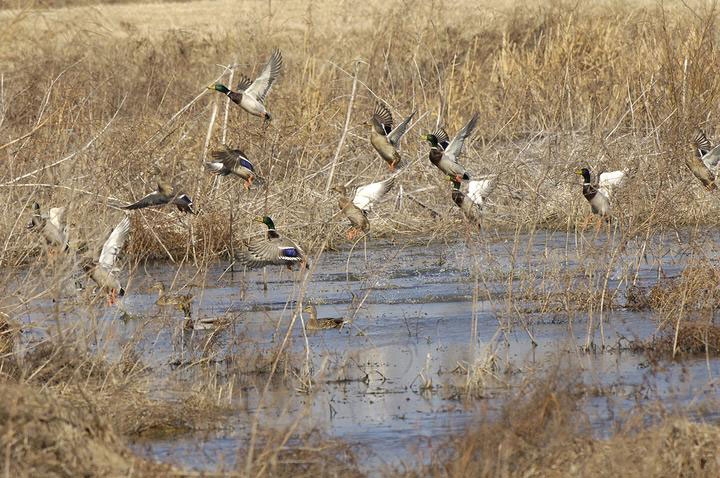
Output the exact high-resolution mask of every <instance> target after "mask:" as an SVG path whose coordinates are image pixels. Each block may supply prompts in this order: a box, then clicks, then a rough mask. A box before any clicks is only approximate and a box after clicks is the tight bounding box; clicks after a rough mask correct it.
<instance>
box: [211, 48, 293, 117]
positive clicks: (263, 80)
mask: <svg viewBox="0 0 720 478" xmlns="http://www.w3.org/2000/svg"><path fill="white" fill-rule="evenodd" d="M282 67H283V57H282V54H281V53H280V50H278V49H277V48H276V49H274V50H273V52H272V55H270V59H269V60H268V62H267V63H266V64H265V68H263V71H262V73H260V76H258V77H257V78H256V79H255V81H253V82H251V81H250V78H248V77H247V76H245V75H240V81H239V82H238V91H231V90H230V89H228V87H227V86H225V85H223V84H221V83H215V84H212V85H210V86H208V89H209V90H215V91H219V92H220V93H222V94H224V95H227V97H228V98H230V99H231V100H232V101H233V103H235V104H236V105H239V106H240V107H241V108H242V109H244V110H245V111H247V112H248V113H250V114H251V115H254V116H259V117H260V118H265V121H270V120H271V119H272V116H271V115H270V113H269V112H268V111H267V110H266V109H265V97H266V96H267V95H268V93H270V89H271V88H272V86H273V83H275V80H276V79H277V77H278V76H279V75H280V72H281V71H282Z"/></svg>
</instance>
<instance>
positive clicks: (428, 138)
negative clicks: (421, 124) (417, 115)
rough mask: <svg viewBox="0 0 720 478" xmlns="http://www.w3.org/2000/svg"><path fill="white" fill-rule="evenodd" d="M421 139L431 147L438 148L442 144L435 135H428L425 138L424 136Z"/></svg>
mask: <svg viewBox="0 0 720 478" xmlns="http://www.w3.org/2000/svg"><path fill="white" fill-rule="evenodd" d="M421 139H424V140H425V141H427V142H428V143H430V146H433V147H435V148H437V147H438V145H439V144H440V143H439V142H438V139H437V136H435V135H434V134H426V135H425V136H422V137H421Z"/></svg>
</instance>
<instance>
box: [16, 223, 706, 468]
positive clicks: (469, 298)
mask: <svg viewBox="0 0 720 478" xmlns="http://www.w3.org/2000/svg"><path fill="white" fill-rule="evenodd" d="M604 243H605V241H604V240H603V239H597V238H595V240H585V239H583V238H578V237H576V236H569V235H566V234H564V233H554V234H550V233H547V234H538V235H536V236H533V237H520V238H517V240H515V238H513V237H507V238H503V237H498V238H496V239H495V240H493V241H491V242H489V245H486V246H483V247H482V248H473V250H469V249H468V248H467V247H466V245H465V244H463V243H454V244H450V245H447V244H437V243H433V244H430V245H427V246H413V247H400V246H395V245H392V244H387V243H385V244H380V245H373V247H368V248H367V249H364V248H362V247H361V248H359V249H357V248H356V249H355V250H353V251H352V253H350V252H349V251H347V250H344V251H339V252H326V253H325V254H323V256H322V257H321V258H320V259H319V261H317V270H316V273H315V274H314V275H313V276H312V279H311V280H310V281H309V283H308V285H307V290H306V291H305V292H306V293H305V301H308V300H309V301H312V302H315V303H317V304H318V306H317V307H318V312H319V314H318V315H319V316H320V317H339V316H345V317H347V316H348V314H352V313H353V312H354V310H355V308H353V307H351V303H352V302H353V300H355V301H356V302H355V303H356V304H357V302H359V301H361V300H364V302H363V304H362V306H361V307H360V308H359V309H358V312H357V315H356V316H355V318H354V320H353V322H352V324H350V325H348V326H346V327H344V328H343V329H342V330H325V331H318V332H314V333H311V334H308V336H307V340H308V343H309V346H310V350H311V351H312V352H311V358H312V360H311V362H312V366H313V373H314V374H315V385H314V388H315V392H314V393H311V394H306V393H302V392H300V391H297V390H292V389H291V390H288V389H287V388H285V385H283V384H282V382H281V381H279V382H278V384H277V385H273V386H271V387H270V391H269V396H268V397H267V398H266V400H265V401H264V404H262V405H259V397H260V389H261V388H262V387H263V386H264V379H263V378H262V377H260V378H256V379H254V380H255V382H253V380H248V381H246V382H244V383H243V384H239V385H238V387H237V389H236V390H235V397H236V398H235V399H236V400H237V401H241V402H242V403H243V405H244V406H245V407H246V408H247V410H248V411H250V412H254V411H257V409H258V407H260V410H259V412H260V413H261V416H262V417H263V423H268V424H272V423H277V422H278V421H280V422H282V421H283V420H285V421H289V420H291V419H292V418H291V417H292V416H293V413H296V412H298V411H300V410H302V409H304V408H305V407H306V406H308V405H309V406H310V410H311V413H310V419H309V420H310V422H311V423H313V424H315V425H318V426H320V427H321V428H322V429H323V430H325V431H326V432H327V433H328V434H330V435H331V436H334V437H337V438H340V439H342V440H344V441H345V442H348V443H351V444H360V445H361V446H362V447H363V449H364V450H367V451H368V455H369V456H370V458H369V459H368V460H367V462H366V466H368V467H369V468H373V469H381V466H382V465H384V464H399V463H402V462H412V461H413V460H416V459H418V450H420V451H421V450H422V449H423V448H426V447H427V446H431V445H433V444H439V443H441V441H442V437H443V436H447V435H448V434H451V433H454V432H456V431H460V430H461V429H462V428H463V426H464V425H466V424H467V423H469V421H471V420H472V418H473V417H474V416H476V414H477V413H478V407H486V408H487V409H489V410H491V411H492V410H497V407H498V406H499V405H500V404H501V402H502V400H503V397H506V396H507V390H506V389H505V387H503V386H502V382H503V381H507V382H512V381H513V379H514V378H517V377H521V376H522V375H523V374H527V373H530V372H532V371H534V370H540V369H548V368H550V367H553V366H557V364H568V363H570V362H572V363H575V364H577V365H578V366H579V368H580V369H581V370H582V371H583V379H584V380H585V381H586V382H587V383H588V384H591V385H593V386H597V387H601V388H603V389H605V390H612V393H611V394H610V395H609V396H605V395H603V394H599V395H598V397H597V398H595V399H591V400H589V401H588V410H587V411H588V414H589V415H590V417H591V419H592V423H593V424H594V426H595V427H596V429H597V431H598V433H599V434H603V433H606V432H607V424H608V416H609V414H610V413H611V412H612V413H617V412H619V411H622V410H624V409H628V408H630V407H632V406H633V405H635V404H637V403H641V402H642V401H644V400H656V399H658V398H662V399H666V400H668V401H671V402H672V403H676V404H679V405H682V404H687V403H690V402H693V401H694V402H697V401H698V400H702V399H703V398H704V397H705V396H707V395H711V396H715V394H716V390H715V389H714V388H713V387H712V385H711V384H712V377H716V376H717V375H718V374H719V373H720V362H718V361H717V360H715V359H713V360H710V361H705V360H685V361H683V362H682V363H677V364H673V363H668V364H667V365H666V366H665V367H664V368H663V369H662V371H660V372H658V371H657V369H656V368H653V367H648V366H647V365H648V364H647V359H646V358H645V357H644V356H641V355H635V354H632V353H630V352H627V351H622V347H617V346H618V344H620V345H621V346H622V345H623V344H625V345H626V344H627V342H626V341H624V340H621V338H622V337H625V338H628V339H634V338H646V337H648V336H650V335H651V334H652V333H653V332H654V331H655V328H656V323H655V322H654V321H653V320H652V319H651V317H650V315H649V313H648V312H631V311H629V310H626V309H624V308H623V307H618V305H620V306H622V304H623V303H624V297H623V292H622V291H623V290H624V288H625V287H626V286H627V280H626V279H627V278H628V277H631V278H632V277H633V276H635V275H637V278H638V281H639V284H641V285H644V286H647V285H652V283H653V282H654V281H655V280H656V278H657V277H658V275H664V276H673V275H677V274H679V272H680V271H682V269H683V268H684V266H685V265H686V262H687V257H688V253H687V250H686V249H687V247H686V245H685V244H684V243H683V240H682V238H681V237H679V236H671V237H668V238H663V239H656V240H654V241H653V240H651V241H650V242H649V243H648V244H647V245H646V247H644V248H642V249H641V246H640V244H635V243H632V242H631V243H629V244H627V246H626V247H625V248H624V249H623V250H622V251H621V253H620V255H619V256H618V257H617V258H616V259H615V263H614V264H613V265H612V266H611V267H610V271H609V274H607V279H608V287H609V290H615V289H618V290H619V291H620V293H619V294H618V296H617V297H616V300H615V302H616V306H615V308H614V309H613V310H611V311H610V312H607V313H606V315H605V321H604V322H603V330H602V333H603V335H604V340H605V344H606V345H607V346H608V347H610V348H611V350H610V351H605V352H598V351H596V352H590V353H586V352H583V351H582V350H581V349H580V347H581V346H582V345H583V344H584V343H585V340H586V334H587V325H588V323H587V319H588V317H587V316H586V315H585V312H584V311H585V310H587V307H585V308H581V309H580V311H578V312H577V313H571V314H569V315H568V313H566V312H564V311H563V312H558V311H549V312H542V311H539V312H538V311H537V310H534V308H533V302H532V301H531V300H527V298H525V297H522V296H520V297H519V298H517V300H515V301H514V302H512V303H511V302H509V301H508V300H507V298H508V297H509V296H510V294H509V291H510V287H511V286H512V287H513V288H515V287H517V288H518V290H517V291H514V292H513V293H514V294H520V293H521V286H522V285H523V284H525V285H527V279H525V282H523V280H524V279H523V277H528V276H532V277H534V278H533V279H531V280H532V281H536V282H537V284H535V285H536V287H537V290H545V289H546V288H547V287H548V283H547V282H548V281H549V280H550V279H548V278H550V277H558V276H557V274H555V275H552V274H551V271H552V270H554V271H555V272H557V271H558V270H559V271H566V272H567V274H566V275H565V277H570V279H569V280H570V281H571V282H570V284H573V283H575V284H576V288H575V289H573V288H572V285H571V290H573V292H574V293H577V294H580V295H582V293H583V287H587V286H586V285H584V286H583V284H586V282H583V279H584V278H585V277H587V274H589V272H588V265H587V263H588V261H589V260H590V259H591V258H594V259H597V257H598V255H600V256H602V254H607V257H608V259H607V260H604V261H603V260H600V261H597V260H596V261H595V263H596V264H597V263H600V264H604V267H606V269H601V270H600V271H599V272H598V273H597V275H598V277H600V279H597V280H603V278H604V276H605V275H606V274H605V273H606V272H607V264H610V259H609V257H610V254H609V253H607V252H602V251H603V249H602V248H603V247H604V246H603V244H604ZM473 263H476V264H478V265H477V266H472V264H473ZM227 266H228V264H227V263H217V264H215V265H214V266H213V267H211V269H210V270H209V271H208V273H207V275H206V276H205V275H204V276H202V277H193V276H191V274H192V273H193V271H190V270H181V271H180V273H179V274H178V275H177V279H178V280H177V283H178V284H184V283H187V282H188V281H191V282H193V283H196V284H204V288H199V287H198V288H195V289H193V293H194V295H195V297H194V304H193V316H194V317H217V316H225V317H229V318H230V319H231V321H232V327H234V334H233V335H234V336H242V337H244V338H245V341H241V342H240V343H238V341H226V342H222V341H221V346H220V347H219V352H218V353H217V354H216V355H214V356H213V357H214V359H213V360H217V361H219V362H218V363H217V364H216V365H214V366H215V367H216V368H217V371H218V372H220V374H221V375H222V373H223V372H226V371H227V370H228V368H229V367H230V366H228V364H227V363H226V362H223V361H222V359H223V357H225V356H226V355H227V354H228V353H230V352H232V351H237V350H238V349H241V348H243V347H247V348H252V349H253V350H255V349H257V350H264V349H269V348H271V347H275V346H276V345H277V343H278V341H281V340H282V339H283V337H284V334H285V331H286V330H287V325H288V323H289V320H290V318H291V317H292V309H293V306H294V303H293V300H294V298H296V297H297V296H298V287H299V283H298V280H297V279H298V278H299V275H298V274H296V273H289V272H288V271H286V270H283V271H280V269H279V268H275V269H272V268H271V269H269V270H268V272H267V290H265V289H264V287H263V275H262V273H261V272H259V271H250V272H247V273H246V274H243V273H238V272H236V273H235V274H234V275H233V276H232V277H231V275H230V273H229V272H226V269H227ZM472 267H480V268H481V269H480V271H481V274H480V277H482V279H480V280H478V281H477V282H476V281H475V279H473V277H474V276H477V274H474V273H473V270H472ZM475 272H477V271H475ZM176 273H177V271H176V269H174V268H170V267H168V266H167V265H158V266H153V267H148V268H147V269H145V270H144V271H135V273H134V274H133V277H132V279H133V280H132V281H131V283H130V285H129V287H128V294H127V296H126V297H125V298H124V299H123V301H122V307H123V308H124V309H125V310H127V311H128V312H129V313H130V314H132V315H136V316H138V317H141V318H140V319H134V320H128V321H122V320H120V319H119V318H118V311H117V309H107V312H106V313H105V314H104V316H103V317H102V319H101V320H100V321H99V322H100V324H99V325H100V327H101V329H102V331H103V333H102V334H101V335H102V336H103V337H106V338H108V339H106V340H105V341H104V342H102V345H98V346H99V347H106V348H107V349H108V350H112V347H113V346H116V345H123V344H124V343H126V342H127V341H128V340H130V339H131V338H133V337H134V339H135V340H136V341H137V344H138V346H137V348H138V350H139V351H140V353H141V354H142V360H143V362H144V363H146V364H148V365H149V366H150V367H151V368H152V370H153V373H158V374H162V373H167V371H169V370H170V369H172V368H173V367H174V366H177V365H178V364H180V365H182V364H184V363H187V362H189V361H190V360H192V359H193V357H194V356H193V353H194V352H193V351H192V350H191V345H190V343H191V341H192V340H188V339H187V337H184V336H183V333H182V332H181V326H180V324H181V322H182V313H181V312H179V311H178V310H176V309H173V308H172V307H166V308H163V309H160V308H159V307H158V306H156V305H155V304H154V301H155V295H154V293H152V292H149V291H148V287H149V286H150V285H151V284H152V283H153V282H154V281H162V282H164V283H165V284H166V285H167V286H169V285H170V284H171V283H172V282H173V279H174V278H175V275H176ZM543 274H545V276H543ZM542 277H546V280H545V281H543V280H542ZM573 281H575V282H573ZM289 301H290V303H288V302H289ZM508 304H514V307H518V306H519V307H520V308H509V306H508ZM45 306H46V307H51V306H52V305H51V304H45ZM535 308H536V307H535ZM519 312H524V313H522V314H521V313H519ZM41 314H42V308H40V309H37V310H36V311H34V312H33V313H32V314H29V316H28V317H27V320H28V321H29V322H32V320H33V319H37V318H38V317H39V316H40V315H41ZM142 317H147V319H142ZM153 317H155V319H153ZM157 317H164V322H162V323H163V326H162V327H157V326H155V327H153V321H154V320H160V319H158V318H157ZM474 317H475V319H476V325H475V328H476V335H473V318H474ZM519 318H522V321H526V322H527V324H528V328H527V331H526V330H525V328H524V327H523V326H522V323H521V322H522V321H520V320H519ZM594 320H595V321H596V323H597V317H595V319H594ZM508 321H510V323H511V327H505V332H500V331H499V327H500V324H507V323H508ZM168 324H169V325H168ZM208 333H209V332H199V331H198V332H195V334H196V335H197V337H201V336H202V335H203V334H208ZM498 334H499V335H498ZM530 334H531V335H532V337H533V338H534V339H535V341H536V342H537V346H533V344H532V343H531V340H530V338H529V337H530ZM197 337H196V338H197ZM291 338H292V341H291V343H292V346H291V347H292V350H293V353H294V354H295V355H297V356H298V357H300V358H302V356H303V354H304V351H305V341H304V339H303V336H302V330H301V327H300V324H299V323H297V324H296V326H295V328H294V329H293V330H292V332H291ZM138 339H139V340H138ZM601 342H602V338H601V336H600V331H599V330H597V331H596V333H595V334H594V343H595V345H596V346H597V345H600V344H601ZM490 343H493V344H495V353H496V354H497V356H498V357H499V358H500V363H502V367H503V368H504V369H506V370H507V369H509V370H511V371H513V372H514V373H513V374H511V375H508V376H507V377H506V379H505V378H503V373H502V371H499V372H498V373H499V375H500V378H501V380H500V383H495V384H494V385H491V386H489V387H488V388H487V389H486V390H484V392H483V394H484V395H485V396H486V398H484V399H482V400H478V401H475V402H473V403H471V404H469V405H467V404H464V403H463V402H462V401H460V400H457V399H456V396H457V390H458V389H457V387H456V386H457V385H459V384H462V383H463V380H464V375H462V374H461V373H458V370H461V369H462V367H464V366H466V365H467V364H468V363H472V362H473V348H474V350H475V353H476V354H477V355H476V356H478V357H483V356H484V354H485V352H486V350H487V346H488V344H490ZM113 344H115V345H113ZM300 363H301V362H299V364H300ZM421 374H422V377H421ZM430 380H431V381H432V389H430V390H424V389H423V388H424V386H423V383H426V384H427V383H428V381H430ZM165 393H172V391H165ZM283 410H285V411H283ZM491 413H492V412H491ZM247 416H248V414H246V413H245V411H243V413H241V414H238V416H233V417H228V419H227V420H226V423H225V426H223V427H222V428H221V429H220V430H212V431H209V432H202V433H200V432H198V433H191V434H187V435H183V436H180V437H178V438H173V439H171V440H147V441H143V442H142V443H137V444H135V445H134V446H135V447H136V449H137V450H139V451H140V452H141V453H144V454H147V455H149V456H152V457H154V458H156V459H159V460H163V461H168V462H172V463H177V464H182V465H184V466H188V467H192V468H199V469H203V468H208V469H217V468H218V467H220V468H223V467H225V468H232V467H233V465H234V463H235V460H236V456H235V455H236V453H237V450H238V448H239V445H240V444H241V443H243V442H244V440H246V438H247V435H248V427H249V421H248V418H247ZM706 418H713V417H706Z"/></svg>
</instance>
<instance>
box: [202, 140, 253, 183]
mask: <svg viewBox="0 0 720 478" xmlns="http://www.w3.org/2000/svg"><path fill="white" fill-rule="evenodd" d="M210 156H212V157H213V161H206V162H205V168H206V169H207V170H208V171H210V172H211V173H213V174H217V175H218V176H227V175H228V174H233V175H235V176H237V177H239V178H241V179H244V180H245V183H244V186H245V189H250V186H252V183H253V181H254V180H258V181H262V179H260V178H259V177H258V176H257V175H256V174H255V167H254V166H253V164H252V163H251V162H250V160H249V159H247V156H245V153H243V152H242V151H241V150H239V149H230V148H228V147H227V146H225V147H224V149H218V150H215V151H212V152H211V153H210Z"/></svg>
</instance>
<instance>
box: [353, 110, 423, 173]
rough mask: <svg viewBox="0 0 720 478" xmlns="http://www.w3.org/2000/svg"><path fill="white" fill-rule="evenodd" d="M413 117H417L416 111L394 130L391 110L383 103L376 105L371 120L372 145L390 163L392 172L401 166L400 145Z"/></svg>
mask: <svg viewBox="0 0 720 478" xmlns="http://www.w3.org/2000/svg"><path fill="white" fill-rule="evenodd" d="M413 116H415V111H413V112H412V113H410V116H408V117H407V118H405V121H403V122H402V123H400V124H399V125H397V127H396V128H395V129H393V118H392V114H391V113H390V110H388V109H387V107H386V106H385V105H383V104H381V103H376V104H375V111H374V112H373V115H372V118H370V126H372V131H371V132H370V144H372V145H373V148H375V151H377V152H378V154H379V155H380V157H381V158H382V159H384V160H385V162H386V163H388V165H389V166H390V169H391V170H392V171H395V169H396V168H398V167H399V166H400V152H399V151H398V149H397V148H398V144H399V143H400V138H402V136H403V135H404V134H405V131H406V130H407V127H408V124H409V123H410V120H412V118H413ZM365 124H367V122H366V123H365Z"/></svg>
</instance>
